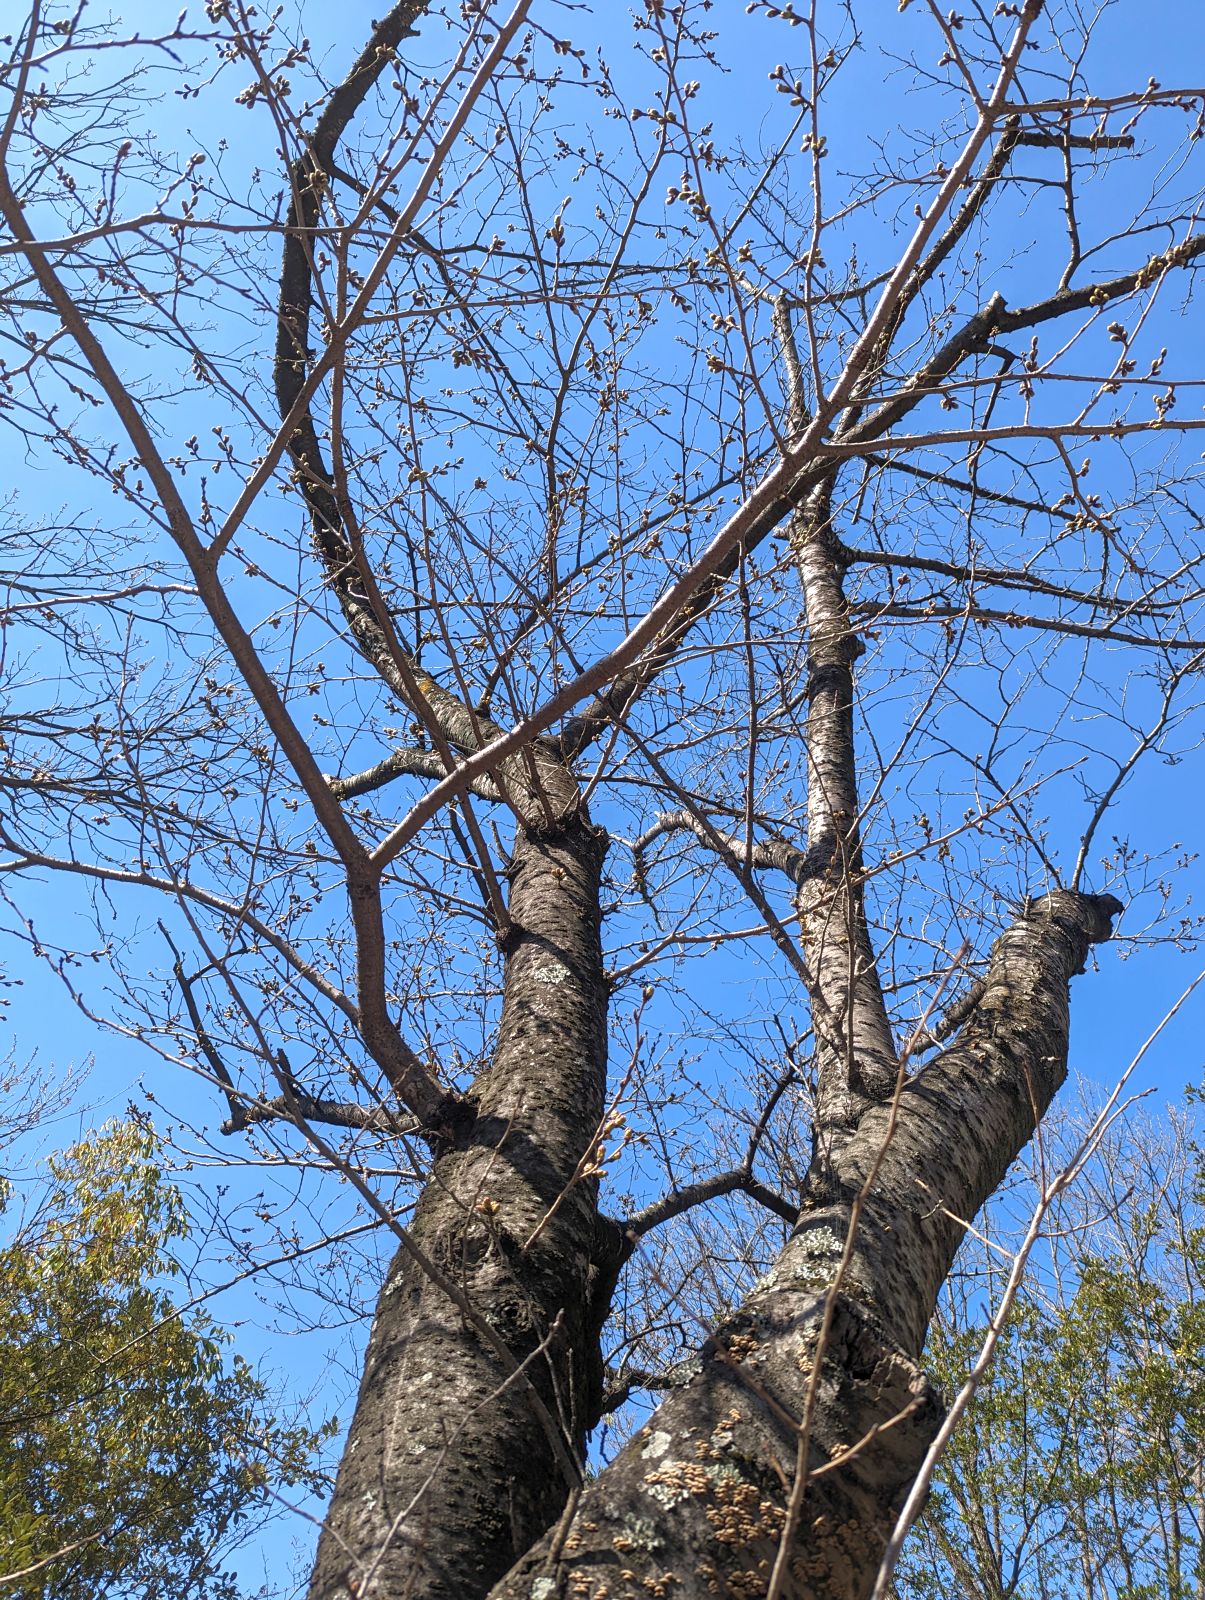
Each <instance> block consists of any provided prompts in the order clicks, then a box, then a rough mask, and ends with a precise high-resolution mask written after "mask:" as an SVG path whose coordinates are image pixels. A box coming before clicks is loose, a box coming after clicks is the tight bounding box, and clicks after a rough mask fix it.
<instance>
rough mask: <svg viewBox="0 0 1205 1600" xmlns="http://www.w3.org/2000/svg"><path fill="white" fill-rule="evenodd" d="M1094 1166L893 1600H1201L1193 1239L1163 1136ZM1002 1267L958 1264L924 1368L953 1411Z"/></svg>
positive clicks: (1202, 1506)
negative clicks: (952, 1398)
mask: <svg viewBox="0 0 1205 1600" xmlns="http://www.w3.org/2000/svg"><path fill="white" fill-rule="evenodd" d="M1137 1142H1138V1149H1137V1152H1136V1153H1135V1154H1133V1155H1132V1156H1131V1155H1125V1154H1123V1153H1122V1151H1121V1150H1120V1148H1119V1147H1116V1146H1114V1147H1111V1148H1110V1149H1109V1150H1107V1151H1105V1152H1103V1153H1102V1155H1101V1157H1100V1159H1099V1160H1098V1162H1097V1163H1096V1164H1095V1166H1094V1168H1093V1169H1092V1171H1091V1172H1090V1173H1089V1175H1088V1178H1087V1182H1086V1184H1085V1187H1084V1189H1083V1190H1082V1191H1081V1192H1078V1193H1077V1195H1076V1196H1075V1198H1073V1199H1072V1200H1071V1201H1069V1202H1068V1203H1067V1204H1066V1205H1065V1206H1064V1207H1063V1208H1062V1209H1061V1210H1060V1211H1059V1213H1058V1214H1057V1215H1056V1216H1055V1217H1054V1218H1052V1226H1051V1229H1050V1232H1049V1234H1048V1236H1047V1239H1046V1249H1045V1253H1044V1255H1043V1256H1042V1257H1041V1259H1040V1260H1039V1261H1038V1263H1037V1266H1036V1270H1035V1271H1034V1273H1033V1274H1032V1275H1031V1279H1030V1282H1029V1284H1028V1285H1027V1287H1026V1289H1025V1291H1024V1293H1023V1297H1022V1299H1021V1300H1020V1301H1019V1303H1018V1305H1017V1307H1016V1309H1015V1312H1014V1315H1013V1317H1012V1319H1011V1321H1010V1323H1009V1325H1008V1327H1007V1329H1006V1331H1005V1333H1004V1335H1003V1337H1002V1339H1001V1341H1000V1344H999V1345H998V1347H997V1351H996V1355H995V1359H994V1362H993V1365H992V1367H991V1369H990V1371H989V1374H988V1377H987V1380H986V1382H985V1383H984V1384H983V1386H982V1388H981V1389H980V1391H979V1394H978V1396H977V1398H976V1401H975V1404H974V1405H973V1406H972V1408H971V1411H970V1413H969V1414H968V1416H967V1418H966V1419H965V1421H964V1425H963V1426H962V1427H961V1428H960V1429H959V1431H958V1433H957V1434H956V1435H955V1438H954V1440H953V1441H952V1443H951V1446H950V1448H949V1451H948V1452H947V1455H946V1457H945V1460H944V1461H943V1463H942V1464H941V1467H940V1468H939V1471H938V1474H937V1477H936V1479H935V1484H934V1490H933V1493H932V1496H931V1498H930V1501H929V1505H928V1507H927V1510H926V1512H925V1515H924V1518H923V1520H922V1523H921V1525H920V1526H919V1528H918V1529H917V1531H916V1533H915V1534H914V1535H913V1537H912V1539H911V1540H910V1542H909V1545H908V1547H907V1550H906V1558H905V1560H904V1561H903V1562H902V1564H901V1569H900V1572H899V1575H898V1577H897V1580H896V1584H895V1593H896V1596H897V1600H1064V1597H1067V1596H1076V1597H1077V1600H1078V1597H1081V1596H1082V1597H1083V1600H1189V1597H1192V1600H1198V1597H1199V1596H1200V1595H1201V1593H1202V1592H1203V1585H1205V1561H1203V1539H1202V1536H1203V1532H1205V1469H1203V1457H1205V1236H1203V1233H1202V1226H1201V1224H1202V1221H1203V1220H1205V1218H1203V1217H1202V1204H1201V1193H1200V1173H1199V1168H1198V1155H1197V1152H1195V1150H1194V1147H1193V1146H1192V1145H1191V1144H1190V1143H1188V1141H1187V1140H1186V1139H1185V1137H1184V1130H1183V1127H1182V1126H1181V1127H1178V1128H1177V1127H1176V1126H1175V1125H1172V1126H1171V1127H1169V1128H1166V1129H1163V1130H1160V1132H1159V1133H1158V1135H1157V1136H1151V1135H1150V1134H1149V1131H1148V1134H1147V1136H1146V1137H1145V1138H1139V1139H1138V1141H1137ZM1007 1266H1008V1263H1007V1259H1005V1261H1004V1263H1003V1267H1001V1265H1000V1264H999V1261H998V1260H997V1261H995V1262H993V1260H992V1258H991V1256H990V1255H988V1256H986V1257H985V1256H984V1255H983V1253H982V1251H981V1250H976V1248H975V1246H974V1245H972V1248H971V1251H970V1252H969V1253H968V1255H967V1256H965V1257H964V1260H963V1264H962V1269H961V1272H960V1273H959V1274H957V1275H956V1276H955V1278H954V1279H953V1280H952V1281H951V1286H950V1290H949V1293H948V1294H947V1297H946V1300H945V1302H944V1304H943V1306H942V1308H941V1311H940V1313H939V1317H938V1319H937V1321H936V1323H935V1325H934V1330H933V1334H932V1337H931V1340H930V1344H929V1347H928V1351H927V1355H926V1361H927V1365H928V1366H929V1368H930V1370H931V1371H932V1372H934V1374H935V1375H936V1376H937V1377H938V1378H939V1380H940V1381H941V1382H942V1383H943V1386H944V1387H945V1388H946V1390H947V1392H948V1393H951V1394H952V1393H953V1392H954V1391H955V1390H956V1389H957V1388H958V1386H959V1385H960V1383H961V1382H962V1379H963V1376H964V1375H965V1373H966V1371H967V1370H968V1368H969V1367H970V1365H971V1363H972V1362H973V1361H974V1359H975V1356H976V1355H977V1353H978V1351H979V1349H980V1347H981V1345H982V1342H983V1337H984V1334H985V1332H986V1327H987V1321H988V1318H989V1316H990V1309H989V1308H990V1306H991V1304H992V1303H993V1301H994V1299H995V1298H996V1296H997V1294H998V1289H999V1285H1000V1282H1001V1281H1002V1277H1003V1274H1004V1272H1006V1271H1007Z"/></svg>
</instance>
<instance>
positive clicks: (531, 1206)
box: [310, 819, 623, 1600]
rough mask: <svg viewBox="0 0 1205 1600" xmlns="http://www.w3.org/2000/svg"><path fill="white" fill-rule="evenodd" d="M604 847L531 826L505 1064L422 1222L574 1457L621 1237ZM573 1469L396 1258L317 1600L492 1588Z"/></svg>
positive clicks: (517, 866)
mask: <svg viewBox="0 0 1205 1600" xmlns="http://www.w3.org/2000/svg"><path fill="white" fill-rule="evenodd" d="M605 852H606V841H605V838H604V836H603V835H602V834H601V832H600V831H599V830H596V829H594V828H593V827H591V826H590V824H589V823H588V822H587V821H585V820H584V819H583V820H578V821H576V822H574V823H572V824H570V825H568V826H566V827H565V829H564V830H563V831H562V832H561V833H560V834H559V835H558V836H556V837H553V838H541V837H539V836H537V835H535V834H533V833H530V832H523V833H521V834H520V836H519V839H518V842H517V844H516V847H515V850H514V855H513V858H512V862H511V870H510V879H511V898H510V909H511V917H512V934H511V937H510V940H509V947H508V949H507V952H506V970H505V986H504V1000H503V1007H502V1016H501V1021H500V1025H499V1031H498V1040H497V1045H496V1048H495V1052H494V1056H493V1059H492V1062H491V1064H490V1066H489V1067H488V1069H487V1070H486V1071H485V1072H484V1073H482V1074H481V1076H480V1077H479V1078H478V1080H477V1082H476V1083H475V1084H474V1086H473V1089H472V1093H471V1096H470V1102H471V1104H472V1106H473V1110H474V1112H475V1115H474V1116H473V1120H472V1123H471V1125H470V1126H469V1127H468V1128H467V1129H466V1130H465V1131H463V1132H462V1133H461V1134H460V1135H459V1137H458V1139H457V1141H456V1144H455V1146H454V1147H453V1148H451V1149H449V1150H448V1151H447V1152H446V1153H445V1154H443V1155H442V1156H441V1157H440V1159H439V1160H438V1161H437V1162H436V1164H435V1167H434V1170H433V1173H432V1176H431V1178H430V1181H429V1182H428V1183H427V1185H426V1187H425V1188H424V1190H423V1194H422V1197H421V1199H420V1201H419V1205H418V1208H417V1211H416V1213H415V1216H414V1219H413V1222H412V1223H411V1227H410V1232H411V1236H412V1238H413V1239H414V1241H415V1243H416V1244H417V1245H418V1246H419V1247H420V1248H421V1249H422V1251H423V1252H424V1254H425V1255H427V1256H428V1257H429V1258H430V1259H431V1260H433V1261H434V1263H435V1264H436V1265H437V1266H438V1267H439V1268H440V1269H441V1271H442V1272H443V1273H445V1274H447V1276H448V1277H450V1278H452V1279H453V1280H454V1281H455V1282H456V1284H457V1285H458V1286H459V1287H460V1288H461V1289H462V1290H463V1292H464V1295H465V1296H466V1297H467V1299H468V1301H469V1302H470V1303H471V1305H472V1306H473V1308H474V1309H475V1310H476V1311H477V1312H478V1313H479V1314H480V1315H481V1316H482V1317H484V1318H485V1320H486V1321H487V1322H488V1323H489V1324H490V1327H491V1328H492V1329H493V1330H494V1332H495V1333H497V1334H498V1335H499V1336H500V1338H501V1339H502V1340H503V1341H504V1342H505V1344H506V1345H507V1346H508V1347H509V1349H510V1350H511V1352H512V1353H513V1355H514V1356H515V1357H517V1358H518V1359H519V1360H523V1359H524V1358H525V1357H532V1359H531V1360H530V1361H529V1363H528V1365H527V1367H526V1368H525V1376H526V1379H529V1380H530V1382H531V1384H532V1385H533V1386H534V1388H535V1389H536V1391H537V1393H538V1394H539V1396H540V1398H541V1399H542V1400H543V1402H544V1405H545V1407H546V1408H547V1411H548V1412H550V1413H551V1415H552V1417H553V1418H554V1419H555V1422H556V1425H557V1426H558V1428H559V1429H560V1431H561V1433H562V1435H563V1438H564V1441H565V1445H566V1446H567V1453H568V1454H569V1455H570V1456H571V1457H572V1460H573V1461H574V1462H581V1461H582V1459H583V1457H584V1448H585V1439H586V1434H587V1432H588V1430H589V1429H590V1428H591V1427H592V1426H593V1425H594V1423H595V1421H596V1420H597V1416H598V1409H599V1404H600V1401H601V1397H602V1377H603V1373H602V1364H601V1359H600V1356H599V1331H600V1328H601V1324H602V1320H603V1317H604V1316H605V1314H606V1310H607V1305H608V1301H609V1291H610V1287H611V1284H612V1282H613V1279H614V1273H615V1271H616V1269H617V1267H618V1264H619V1259H620V1255H621V1252H622V1249H623V1240H622V1238H621V1236H620V1234H619V1231H618V1230H617V1229H616V1228H615V1227H614V1225H612V1224H609V1223H607V1222H605V1221H604V1220H603V1219H601V1218H600V1217H599V1215H598V1211H597V1183H596V1182H595V1181H594V1180H593V1179H592V1178H591V1177H590V1176H589V1175H588V1174H587V1175H582V1173H581V1166H582V1163H583V1160H585V1162H586V1163H587V1164H588V1159H589V1155H590V1153H591V1151H592V1149H593V1147H594V1142H595V1140H596V1138H597V1134H598V1129H599V1124H600V1122H601V1120H602V1115H603V1109H604V1095H605V1089H606V982H605V979H604V976H603V970H602V952H601V947H600V943H599V910H598V886H599V875H600V872H601V868H602V862H603V857H604V854H605ZM575 1178H576V1181H575ZM554 1206H555V1208H556V1209H555V1211H554V1210H553V1207H554ZM550 1213H551V1214H550ZM537 1230H538V1235H537ZM533 1235H537V1236H536V1237H535V1238H534V1240H533ZM533 1352H537V1353H536V1354H535V1355H534V1357H533ZM562 1468H563V1462H562V1464H558V1459H557V1452H556V1451H555V1450H554V1448H553V1446H552V1443H551V1441H550V1440H549V1438H548V1435H547V1430H546V1428H545V1426H544V1424H543V1423H542V1422H541V1420H540V1419H539V1417H538V1415H537V1412H536V1410H535V1409H534V1408H533V1405H532V1397H531V1393H530V1390H529V1389H528V1387H527V1383H526V1381H524V1379H521V1378H519V1379H517V1378H514V1377H511V1378H510V1379H509V1381H508V1377H507V1372H506V1369H505V1368H504V1367H503V1366H502V1365H501V1364H500V1362H499V1360H498V1357H497V1355H496V1353H495V1352H494V1351H492V1350H491V1349H489V1348H488V1347H486V1346H485V1345H484V1344H483V1343H482V1341H481V1339H480V1338H479V1337H478V1335H477V1334H476V1333H475V1332H474V1331H473V1330H472V1329H471V1328H470V1327H468V1326H467V1325H466V1323H465V1321H464V1319H463V1317H462V1315H461V1313H460V1311H459V1310H458V1309H457V1307H456V1306H455V1305H454V1304H453V1303H452V1302H451V1301H450V1300H449V1298H448V1296H447V1294H446V1293H445V1291H444V1290H443V1289H442V1288H441V1287H440V1286H439V1285H438V1284H436V1283H433V1282H431V1281H430V1278H429V1276H428V1275H427V1273H426V1272H425V1271H424V1270H423V1268H422V1267H421V1266H420V1265H417V1264H416V1263H415V1261H414V1259H413V1257H412V1256H411V1255H410V1254H409V1253H408V1252H407V1251H405V1250H401V1251H399V1252H398V1255H397V1257H396V1258H395V1260H394V1263H393V1265H392V1267H391V1269H390V1272H389V1274H388V1277H387V1280H386V1283H385V1286H384V1289H383V1290H382V1292H381V1296H380V1300H379V1302H378V1306H377V1313H376V1318H375V1321H374V1323H373V1329H372V1334H371V1337H370V1340H369V1345H368V1352H367V1356H366V1360H365V1365H364V1375H363V1379H362V1381H361V1385H360V1394H359V1400H358V1402H357V1406H356V1412H355V1416H354V1418H353V1420H352V1424H351V1427H350V1429H349V1439H348V1446H347V1450H346V1452H345V1454H344V1459H343V1464H342V1466H341V1468H340V1471H339V1477H338V1482H337V1484H336V1488H335V1494H334V1498H333V1501H332V1504H331V1508H330V1512H329V1515H328V1518H327V1522H326V1526H325V1529H324V1532H323V1536H322V1540H321V1543H320V1546H319V1552H318V1559H317V1563H316V1566H315V1571H314V1577H313V1582H312V1586H311V1589H310V1594H311V1597H312V1600H333V1597H334V1596H336V1595H346V1594H347V1593H348V1592H349V1585H350V1588H351V1592H354V1593H355V1594H357V1595H359V1596H361V1597H368V1596H380V1597H383V1596H390V1597H393V1596H399V1595H403V1594H404V1595H407V1596H411V1597H414V1600H420V1597H421V1600H437V1597H438V1600H453V1597H455V1600H465V1597H467V1596H471V1595H478V1594H482V1593H484V1592H485V1591H486V1590H487V1589H488V1588H489V1586H490V1584H491V1583H493V1582H494V1581H495V1580H496V1579H497V1578H498V1577H499V1576H501V1574H502V1573H504V1572H505V1571H506V1570H507V1568H508V1567H510V1565H511V1564H512V1563H513V1561H514V1560H515V1559H516V1557H517V1556H519V1555H520V1554H522V1553H523V1551H525V1550H526V1549H528V1548H529V1546H530V1545H531V1544H532V1542H533V1541H534V1540H535V1539H537V1538H538V1537H539V1535H540V1534H541V1533H543V1531H544V1530H545V1529H546V1528H547V1527H548V1526H549V1524H550V1523H551V1522H552V1521H553V1519H554V1518H555V1517H556V1516H557V1515H558V1514H559V1512H560V1511H561V1509H562V1507H563V1506H564V1504H565V1500H566V1498H567V1496H568V1494H569V1491H570V1488H571V1484H570V1483H569V1482H567V1481H566V1474H565V1472H564V1471H563V1470H562Z"/></svg>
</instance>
